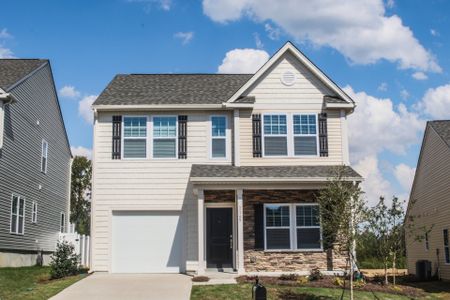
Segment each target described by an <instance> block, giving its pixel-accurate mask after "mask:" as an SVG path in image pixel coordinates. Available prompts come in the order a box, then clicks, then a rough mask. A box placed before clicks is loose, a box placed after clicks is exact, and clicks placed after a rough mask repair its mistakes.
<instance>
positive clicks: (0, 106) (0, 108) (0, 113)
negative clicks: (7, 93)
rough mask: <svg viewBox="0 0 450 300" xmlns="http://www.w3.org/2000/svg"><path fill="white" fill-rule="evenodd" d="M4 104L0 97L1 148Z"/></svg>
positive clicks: (0, 145)
mask: <svg viewBox="0 0 450 300" xmlns="http://www.w3.org/2000/svg"><path fill="white" fill-rule="evenodd" d="M3 107H4V104H3V101H2V99H0V149H2V148H3V132H4V130H5V129H4V125H3V124H4V123H5V111H4V108H3Z"/></svg>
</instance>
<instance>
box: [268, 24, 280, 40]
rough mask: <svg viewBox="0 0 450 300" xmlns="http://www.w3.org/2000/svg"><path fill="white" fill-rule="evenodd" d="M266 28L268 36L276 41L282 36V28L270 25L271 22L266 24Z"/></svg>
mask: <svg viewBox="0 0 450 300" xmlns="http://www.w3.org/2000/svg"><path fill="white" fill-rule="evenodd" d="M264 29H265V30H266V32H267V36H268V37H269V39H271V40H274V41H275V40H278V39H279V38H280V35H281V30H280V28H276V27H272V25H270V24H269V23H266V24H265V25H264Z"/></svg>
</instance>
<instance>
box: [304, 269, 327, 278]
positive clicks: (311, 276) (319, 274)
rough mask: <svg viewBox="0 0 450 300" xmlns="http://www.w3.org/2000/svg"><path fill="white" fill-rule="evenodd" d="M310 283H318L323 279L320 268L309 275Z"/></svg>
mask: <svg viewBox="0 0 450 300" xmlns="http://www.w3.org/2000/svg"><path fill="white" fill-rule="evenodd" d="M308 278H309V281H316V280H320V279H322V278H323V275H322V272H320V270H319V268H313V269H312V270H311V271H310V273H309V277H308Z"/></svg>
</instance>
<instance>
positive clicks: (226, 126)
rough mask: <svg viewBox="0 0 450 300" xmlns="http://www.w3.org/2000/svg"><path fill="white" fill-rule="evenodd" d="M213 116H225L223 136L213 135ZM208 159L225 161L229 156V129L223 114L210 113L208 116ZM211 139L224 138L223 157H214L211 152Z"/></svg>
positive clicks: (226, 118)
mask: <svg viewBox="0 0 450 300" xmlns="http://www.w3.org/2000/svg"><path fill="white" fill-rule="evenodd" d="M214 117H223V118H225V136H213V128H212V118H214ZM208 132H209V145H208V146H209V151H208V152H209V159H211V160H223V161H227V160H229V157H230V152H231V151H230V149H229V141H230V138H229V129H228V116H227V115H225V114H219V115H211V116H209V131H208ZM213 139H218V140H220V139H222V140H225V156H223V157H214V156H213V153H212V141H213Z"/></svg>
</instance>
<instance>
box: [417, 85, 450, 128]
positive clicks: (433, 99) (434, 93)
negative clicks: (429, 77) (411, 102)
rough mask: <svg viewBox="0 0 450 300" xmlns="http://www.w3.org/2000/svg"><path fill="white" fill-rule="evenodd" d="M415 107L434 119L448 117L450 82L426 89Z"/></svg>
mask: <svg viewBox="0 0 450 300" xmlns="http://www.w3.org/2000/svg"><path fill="white" fill-rule="evenodd" d="M416 108H417V109H418V110H420V111H423V112H424V113H425V114H427V115H429V116H430V117H432V118H434V119H450V84H447V85H441V86H438V87H437V88H432V89H428V90H427V91H426V92H425V95H424V96H423V98H422V100H421V101H420V102H419V103H418V105H417V106H416Z"/></svg>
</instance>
